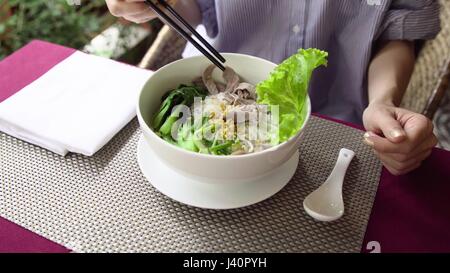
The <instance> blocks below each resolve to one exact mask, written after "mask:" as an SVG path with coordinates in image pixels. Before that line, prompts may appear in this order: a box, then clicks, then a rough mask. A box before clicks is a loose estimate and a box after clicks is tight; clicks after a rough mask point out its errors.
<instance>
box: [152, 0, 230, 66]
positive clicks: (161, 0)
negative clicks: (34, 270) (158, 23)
mask: <svg viewBox="0 0 450 273" xmlns="http://www.w3.org/2000/svg"><path fill="white" fill-rule="evenodd" d="M156 2H157V3H158V4H159V5H158V4H156ZM145 3H146V4H147V5H149V6H150V8H152V10H153V11H155V13H156V14H158V16H159V17H160V18H161V20H163V21H164V22H165V23H166V24H168V25H169V26H170V27H172V28H173V29H174V30H176V31H177V32H178V33H179V34H180V35H181V36H183V38H184V39H186V40H187V41H188V42H190V43H191V44H193V45H194V46H195V47H196V48H197V49H198V50H199V51H200V52H201V53H202V54H203V55H205V57H207V58H208V59H209V60H210V61H211V62H212V63H214V64H215V65H216V66H217V67H218V68H220V69H221V70H222V71H224V70H225V66H224V65H223V63H225V61H226V60H225V58H224V57H223V56H222V55H220V53H219V52H217V50H216V49H214V47H213V46H212V45H210V44H209V43H208V42H207V41H206V40H205V39H204V38H203V37H202V36H201V35H200V34H199V33H198V32H197V31H196V30H195V29H194V28H193V27H192V26H191V25H190V24H189V23H188V22H186V20H185V19H183V17H181V16H180V15H179V14H178V13H177V12H176V11H175V9H173V8H172V7H171V6H170V5H169V4H167V2H166V1H165V0H145ZM160 6H161V7H163V8H164V9H166V10H167V11H168V12H169V13H170V14H171V15H172V16H173V17H174V19H176V20H177V21H178V23H181V26H180V25H179V24H178V23H177V22H175V21H174V19H172V18H171V17H170V16H169V15H168V14H166V13H165V12H164V11H163V10H162V9H161V8H160ZM184 28H186V29H187V30H188V31H189V32H187V31H186V30H185V29H184ZM191 34H192V35H194V36H195V37H196V38H197V39H198V40H199V41H200V42H201V43H202V44H203V45H204V46H205V47H206V49H205V48H203V47H202V46H201V45H200V44H199V43H198V42H197V41H195V39H193V38H192V37H191ZM208 50H209V51H208Z"/></svg>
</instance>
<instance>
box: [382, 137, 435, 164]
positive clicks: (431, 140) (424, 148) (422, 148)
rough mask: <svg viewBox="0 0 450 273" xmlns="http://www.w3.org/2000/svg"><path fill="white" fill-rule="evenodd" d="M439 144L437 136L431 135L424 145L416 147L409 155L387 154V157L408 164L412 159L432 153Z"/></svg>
mask: <svg viewBox="0 0 450 273" xmlns="http://www.w3.org/2000/svg"><path fill="white" fill-rule="evenodd" d="M437 143H438V140H437V138H436V136H435V135H431V136H430V137H429V138H427V140H426V141H424V142H423V143H422V144H420V145H418V147H416V149H414V150H413V151H412V152H411V153H409V154H399V153H387V154H386V156H389V157H391V158H393V159H394V160H396V161H398V162H406V161H408V160H410V159H411V158H415V157H417V156H419V155H421V154H423V153H426V152H428V151H431V150H432V148H433V147H435V146H436V144H437Z"/></svg>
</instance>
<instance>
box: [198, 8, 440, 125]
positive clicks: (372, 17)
mask: <svg viewBox="0 0 450 273" xmlns="http://www.w3.org/2000/svg"><path fill="white" fill-rule="evenodd" d="M197 1H198V3H199V6H200V9H201V12H202V14H203V25H204V26H205V28H206V30H207V33H208V35H209V36H210V37H214V44H215V47H216V48H217V49H218V50H220V51H221V52H238V53H244V54H250V55H254V56H258V57H261V58H265V59H268V60H271V61H273V62H275V63H280V62H281V61H282V60H284V59H286V58H287V57H289V56H290V55H292V54H294V53H296V52H297V50H298V49H299V48H309V47H315V48H319V49H322V50H326V51H328V52H329V54H330V55H329V65H328V67H327V68H319V70H317V72H315V73H314V76H313V79H312V81H311V86H310V97H311V101H312V106H313V111H314V112H317V113H321V114H324V115H328V116H331V117H335V118H338V119H342V120H346V121H350V122H354V123H359V124H361V123H362V121H361V120H362V113H363V111H364V109H365V108H366V107H367V104H368V99H367V97H368V96H367V71H368V66H369V64H370V61H371V58H372V54H373V52H372V51H373V48H374V44H375V42H377V41H381V40H426V39H431V38H433V37H435V36H436V35H437V33H438V32H439V30H440V21H439V3H438V1H436V0H215V1H214V0H197Z"/></svg>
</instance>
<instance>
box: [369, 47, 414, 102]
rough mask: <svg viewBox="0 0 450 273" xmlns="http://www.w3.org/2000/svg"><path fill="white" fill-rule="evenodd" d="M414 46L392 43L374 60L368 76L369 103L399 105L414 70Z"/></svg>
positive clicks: (382, 49) (380, 51) (378, 53)
mask: <svg viewBox="0 0 450 273" xmlns="http://www.w3.org/2000/svg"><path fill="white" fill-rule="evenodd" d="M414 63H415V55H414V45H413V43H412V42H409V41H390V42H387V43H386V44H384V45H383V46H382V47H381V48H380V50H379V51H378V52H377V54H376V55H375V57H374V58H373V60H372V62H371V64H370V67H369V75H368V84H369V85H368V92H369V94H368V96H369V103H385V104H393V105H397V106H398V105H399V104H400V102H401V100H402V98H403V94H404V93H405V91H406V88H407V87H408V83H409V80H410V78H411V74H412V72H413V69H414Z"/></svg>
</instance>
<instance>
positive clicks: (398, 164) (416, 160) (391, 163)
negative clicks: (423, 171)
mask: <svg viewBox="0 0 450 273" xmlns="http://www.w3.org/2000/svg"><path fill="white" fill-rule="evenodd" d="M431 152H432V150H427V151H425V152H422V153H421V154H418V155H416V156H414V157H411V158H409V159H408V160H406V161H397V160H395V159H394V158H393V157H391V156H389V155H386V154H380V153H378V152H376V151H375V154H376V155H377V156H378V157H379V158H380V160H381V161H382V162H383V164H384V166H385V167H386V168H387V169H388V170H389V171H390V172H391V173H392V174H393V175H402V174H405V173H407V172H410V171H412V170H414V169H416V168H418V167H419V166H420V165H421V163H422V162H423V161H424V160H425V159H426V158H428V157H429V156H430V154H431Z"/></svg>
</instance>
